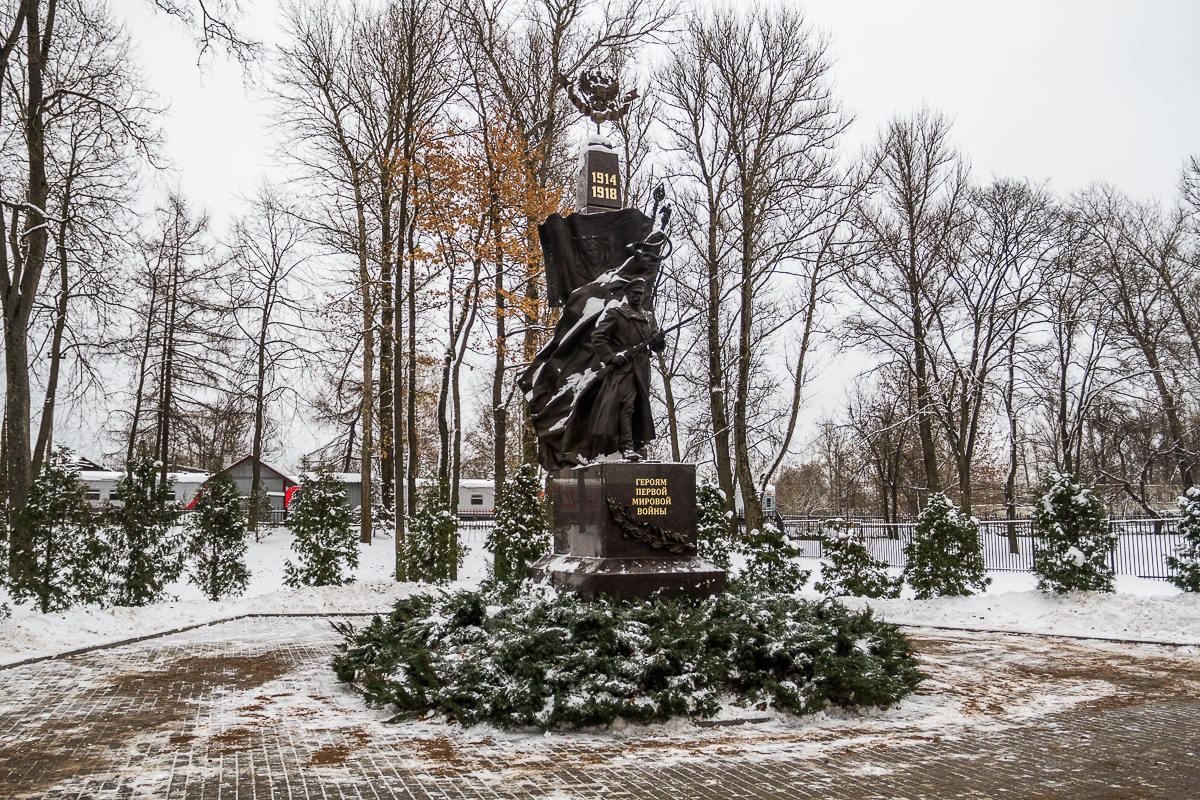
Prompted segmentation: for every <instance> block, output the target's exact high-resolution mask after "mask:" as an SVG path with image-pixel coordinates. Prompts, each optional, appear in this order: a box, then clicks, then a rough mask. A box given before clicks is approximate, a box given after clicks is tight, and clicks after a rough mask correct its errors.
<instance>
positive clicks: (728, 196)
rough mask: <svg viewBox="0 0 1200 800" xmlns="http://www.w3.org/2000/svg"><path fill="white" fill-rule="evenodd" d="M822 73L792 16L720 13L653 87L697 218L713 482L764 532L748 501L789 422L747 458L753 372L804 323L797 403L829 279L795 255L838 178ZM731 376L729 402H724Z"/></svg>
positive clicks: (835, 119)
mask: <svg viewBox="0 0 1200 800" xmlns="http://www.w3.org/2000/svg"><path fill="white" fill-rule="evenodd" d="M828 69H829V61H828V59H827V56H826V42H825V40H824V39H823V38H821V37H819V36H817V35H816V34H814V33H813V32H812V31H811V29H810V28H809V26H808V25H807V23H806V21H805V19H804V17H803V16H802V15H801V14H800V13H799V12H797V11H794V10H792V9H789V8H782V9H777V10H767V9H756V10H753V11H748V12H745V13H742V12H739V11H735V10H732V9H724V10H718V11H715V12H713V13H711V14H705V15H697V16H695V17H693V19H692V20H691V21H690V22H689V24H688V28H687V31H686V33H685V35H684V40H683V42H682V44H681V45H680V46H678V47H676V48H674V51H673V55H672V58H671V60H670V61H669V62H668V65H667V66H666V68H665V70H664V72H663V74H662V77H661V79H660V80H661V82H662V84H663V87H664V88H663V92H664V102H665V104H666V106H667V107H668V113H669V121H668V123H667V125H668V128H669V131H670V137H671V144H670V147H671V150H672V151H673V152H674V154H675V155H676V157H677V159H676V160H677V161H678V166H677V169H678V170H679V172H680V173H681V174H682V176H684V177H686V179H687V180H688V182H689V183H690V184H691V185H692V186H693V187H694V189H692V191H694V193H695V194H694V197H695V200H696V203H695V208H696V211H695V213H694V216H692V218H691V219H688V218H687V217H685V219H684V224H685V227H686V228H687V230H688V234H689V238H690V242H689V244H690V245H691V246H692V248H693V249H694V251H695V252H696V253H697V254H698V256H699V259H700V261H701V263H702V264H703V265H704V270H705V273H706V275H705V283H706V285H707V299H706V309H705V311H706V314H705V316H706V319H705V326H706V332H707V342H706V344H707V347H706V349H707V355H708V365H707V373H708V378H709V387H708V389H709V397H710V414H711V419H712V424H713V428H714V430H715V440H714V449H715V455H716V467H717V476H718V481H719V482H720V485H721V488H722V489H723V490H724V491H725V492H726V494H727V496H728V497H731V498H732V496H733V484H734V481H735V478H736V482H737V484H738V485H739V486H740V487H741V489H742V493H743V495H744V496H745V497H746V498H747V502H746V524H747V526H748V527H749V528H754V529H761V528H762V526H763V516H762V508H761V505H760V504H758V503H756V502H751V499H752V498H756V497H758V496H759V494H760V490H761V484H762V483H765V480H766V479H767V478H769V476H770V474H771V473H773V472H774V470H775V469H777V468H778V465H779V464H780V463H782V459H783V456H784V454H785V453H786V450H787V443H788V442H790V437H791V431H792V430H794V424H792V425H789V426H788V429H787V433H786V434H785V436H784V442H783V446H782V447H776V448H773V452H770V453H769V454H763V453H759V452H752V448H753V446H752V441H751V438H752V437H751V429H752V423H751V417H752V415H753V412H754V408H753V407H752V405H751V396H752V386H751V384H752V380H753V378H752V369H753V365H754V363H755V360H756V357H758V358H761V357H762V355H763V353H764V352H765V349H766V346H767V345H766V343H767V342H768V341H770V339H771V337H772V336H773V335H775V334H777V333H780V332H782V331H786V330H788V329H789V328H790V326H791V325H792V323H793V322H795V321H796V320H799V321H800V325H801V329H802V333H801V334H800V336H799V337H798V341H799V346H798V347H797V350H798V351H799V352H798V354H797V355H796V363H797V367H796V369H795V370H794V374H793V376H792V386H793V387H794V388H793V391H792V392H789V393H788V394H789V395H790V396H791V397H792V398H793V400H794V402H793V404H792V406H793V407H794V408H797V409H798V406H799V401H798V396H799V393H800V387H801V386H802V385H803V382H804V380H805V371H806V370H805V357H806V355H807V352H808V348H809V345H810V341H811V338H810V337H811V331H812V328H811V324H812V322H813V319H814V316H815V313H816V308H817V305H818V303H819V301H820V299H821V298H822V296H823V294H824V288H823V286H824V282H825V279H826V278H827V277H828V274H829V273H828V271H827V267H828V264H829V262H828V261H824V260H822V259H821V258H815V259H814V258H811V257H810V258H807V259H806V258H805V257H804V256H805V255H808V254H809V253H811V250H810V251H809V253H805V252H804V251H805V249H806V245H805V239H806V237H810V236H813V235H814V234H817V233H818V231H819V230H820V229H821V228H822V227H824V226H825V225H826V224H827V221H824V222H823V221H822V220H823V218H825V217H826V215H827V214H828V211H829V208H830V205H831V202H836V201H835V200H834V198H835V197H838V196H839V195H838V193H837V192H836V190H837V189H838V188H839V187H840V184H841V179H840V176H839V175H838V173H837V170H836V169H835V165H834V146H835V144H836V142H837V138H838V136H839V134H840V133H841V132H842V131H843V129H844V127H845V125H846V124H847V123H848V119H847V118H846V117H845V116H843V115H842V114H841V112H840V110H839V108H838V105H837V103H836V102H835V101H834V99H833V97H832V93H831V85H830V82H829V80H828V77H827V72H828ZM684 205H685V206H687V205H690V204H689V203H684ZM840 216H841V218H842V220H845V218H846V216H845V214H842V215H840ZM819 249H820V248H819V247H818V250H819ZM789 277H795V278H796V279H797V280H796V281H795V283H797V284H799V285H800V287H801V288H800V302H798V303H794V304H789V303H787V302H778V303H775V304H774V305H775V307H774V308H770V306H771V305H772V302H771V300H769V299H768V298H771V299H776V298H773V297H772V295H776V297H777V296H778V293H779V292H780V291H781V287H787V286H788V282H786V281H784V280H783V279H785V278H789ZM727 279H728V280H729V283H726V280H727ZM783 291H786V288H784V289H783ZM727 296H731V297H732V301H731V306H730V307H729V310H728V311H726V310H725V308H726V306H725V299H726V297H727ZM727 325H728V326H732V328H733V329H734V330H736V332H737V333H736V340H735V341H736V346H735V351H734V353H733V355H732V358H730V359H729V360H728V361H726V360H725V359H724V358H723V354H722V353H723V347H724V338H725V334H726V331H727V330H728V328H727V327H725V326H727ZM727 371H729V372H730V373H732V376H733V377H732V381H731V383H732V385H731V386H730V387H729V388H731V389H732V390H733V397H732V400H730V399H728V398H726V396H725V390H726V386H725V375H726V372H727ZM760 441H762V440H760ZM764 443H765V442H764ZM756 444H757V443H756ZM731 456H732V459H731ZM760 468H762V473H760V475H759V476H756V474H755V473H756V470H757V469H760ZM735 472H736V475H735ZM760 477H761V479H762V480H760V479H759V478H760Z"/></svg>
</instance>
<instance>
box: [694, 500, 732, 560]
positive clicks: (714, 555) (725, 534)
mask: <svg viewBox="0 0 1200 800" xmlns="http://www.w3.org/2000/svg"><path fill="white" fill-rule="evenodd" d="M726 513H730V514H732V513H733V512H732V511H730V512H726V511H725V493H724V492H722V491H721V489H720V487H718V486H715V485H713V484H712V483H710V482H707V481H706V482H705V483H702V484H700V488H698V489H697V490H696V555H698V556H700V557H701V558H707V559H708V560H709V561H711V562H713V563H714V564H716V565H717V566H718V567H720V568H721V569H724V570H728V569H729V565H730V556H731V554H732V553H733V550H734V545H733V540H732V539H731V538H730V536H729V518H728V517H727V516H726Z"/></svg>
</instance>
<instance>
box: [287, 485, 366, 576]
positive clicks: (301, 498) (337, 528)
mask: <svg viewBox="0 0 1200 800" xmlns="http://www.w3.org/2000/svg"><path fill="white" fill-rule="evenodd" d="M288 527H289V528H291V530H292V537H293V538H292V551H293V552H295V554H296V559H297V561H298V562H299V563H297V564H293V563H292V561H291V559H288V561H287V562H286V563H284V565H283V570H284V577H283V582H284V583H286V584H287V585H288V586H293V587H296V586H341V585H342V584H345V583H349V582H350V580H351V579H350V577H349V576H348V575H346V570H350V569H354V568H355V567H357V566H358V537H357V535H356V534H355V529H354V518H353V515H352V514H351V511H350V507H349V506H348V505H346V485H345V484H344V483H342V482H341V481H340V480H338V479H337V478H335V477H334V476H333V475H331V474H330V473H329V472H327V471H325V470H321V471H319V472H317V473H316V474H314V475H310V476H308V477H306V478H305V479H304V480H303V481H302V482H301V484H300V489H299V491H297V492H296V494H295V495H293V497H292V503H291V513H290V514H289V516H288Z"/></svg>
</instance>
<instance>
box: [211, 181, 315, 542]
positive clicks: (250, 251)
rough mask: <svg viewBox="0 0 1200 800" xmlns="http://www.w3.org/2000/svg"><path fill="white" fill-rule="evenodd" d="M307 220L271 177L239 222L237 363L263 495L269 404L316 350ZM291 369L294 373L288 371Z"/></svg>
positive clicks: (254, 471)
mask: <svg viewBox="0 0 1200 800" xmlns="http://www.w3.org/2000/svg"><path fill="white" fill-rule="evenodd" d="M303 233H304V232H303V229H302V224H301V222H300V220H299V218H298V216H297V215H296V214H295V213H294V209H292V208H290V207H289V204H288V202H287V201H286V200H285V199H284V198H283V197H281V196H280V191H279V189H278V188H277V187H275V186H272V185H269V184H264V185H262V186H261V187H260V188H259V191H258V193H257V195H256V196H255V198H254V200H253V206H252V210H251V212H250V214H248V215H247V216H245V217H243V218H242V219H239V220H237V221H236V222H235V223H234V226H233V236H232V242H231V245H232V249H233V261H234V263H235V264H236V265H237V266H238V267H239V268H240V269H239V272H240V275H241V280H239V281H238V282H237V284H231V289H233V290H234V296H233V297H232V298H231V299H230V305H231V307H232V308H233V310H234V324H235V325H236V327H237V329H238V338H239V339H240V341H241V344H242V347H241V348H240V349H241V350H242V353H243V355H242V356H241V362H242V363H241V364H240V366H239V368H238V369H237V372H236V374H237V381H238V386H237V394H238V395H239V396H241V397H243V398H245V399H247V400H249V401H250V404H251V406H252V409H253V411H252V414H253V430H252V431H251V435H250V441H251V445H250V455H251V456H252V458H253V461H252V466H251V480H250V485H251V487H252V492H253V493H254V499H255V500H257V495H259V494H261V493H262V492H263V491H265V490H264V489H263V488H262V486H263V484H262V457H263V451H264V436H265V435H266V433H267V430H268V416H267V415H268V411H269V406H270V405H272V404H273V403H275V402H276V401H277V400H279V399H280V398H281V396H282V395H284V394H287V393H294V392H295V389H294V383H295V381H297V380H298V379H299V374H300V372H301V370H302V368H303V366H304V364H305V362H306V360H307V356H308V355H309V352H310V351H309V349H308V347H307V344H308V343H307V342H306V339H307V333H306V331H307V325H306V316H307V314H306V311H307V309H308V308H309V307H310V306H311V302H310V301H309V300H308V299H307V298H305V297H303V296H302V295H301V294H300V293H301V292H302V291H303V288H304V286H305V283H306V281H305V277H306V276H304V275H302V274H301V273H302V271H303V268H304V265H305V262H306V260H307V252H306V250H305V242H304V238H303ZM285 375H290V378H288V379H284V377H285ZM260 505H261V502H251V503H250V520H249V528H250V530H251V531H256V530H257V528H258V523H259V521H260V520H259V519H258V515H259V507H260Z"/></svg>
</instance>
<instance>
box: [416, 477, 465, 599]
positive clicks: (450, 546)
mask: <svg viewBox="0 0 1200 800" xmlns="http://www.w3.org/2000/svg"><path fill="white" fill-rule="evenodd" d="M403 549H404V552H405V561H406V563H407V565H408V580H410V581H425V582H426V583H448V582H450V581H453V580H457V579H458V568H459V567H461V566H462V562H463V557H464V555H465V554H464V553H463V550H462V548H461V547H459V545H458V508H457V507H456V504H454V503H453V502H451V499H450V487H449V485H447V484H446V482H445V481H434V482H432V483H429V484H427V485H425V486H423V487H421V489H420V490H419V491H418V492H417V513H416V514H414V515H413V516H411V517H409V518H408V525H407V526H406V530H405V533H404V547H403Z"/></svg>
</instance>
